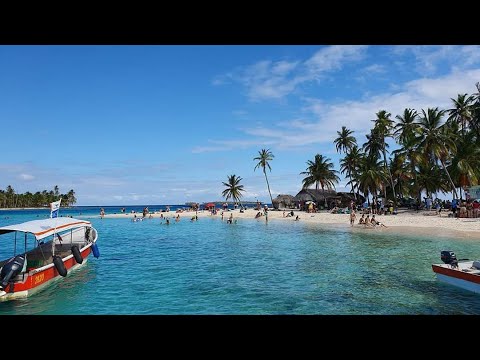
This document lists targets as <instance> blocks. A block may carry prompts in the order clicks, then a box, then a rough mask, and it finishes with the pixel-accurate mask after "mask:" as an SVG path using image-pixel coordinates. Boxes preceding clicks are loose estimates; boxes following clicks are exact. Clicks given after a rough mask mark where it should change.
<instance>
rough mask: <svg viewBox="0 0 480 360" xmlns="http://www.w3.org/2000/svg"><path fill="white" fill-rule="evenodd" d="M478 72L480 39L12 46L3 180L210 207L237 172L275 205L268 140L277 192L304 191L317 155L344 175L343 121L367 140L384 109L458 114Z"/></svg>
mask: <svg viewBox="0 0 480 360" xmlns="http://www.w3.org/2000/svg"><path fill="white" fill-rule="evenodd" d="M478 81H480V46H476V45H467V46H460V45H455V46H420V45H415V46H405V45H395V46H383V45H381V46H380V45H373V46H367V45H338V46H336V45H328V46H319V45H315V46H313V45H311V46H300V45H294V46H280V45H275V46H263V45H255V46H247V45H228V46H227V45H208V46H207V45H195V46H193V45H192V46H187V45H185V46H174V45H169V46H166V45H155V46H154V45H152V46H140V45H134V46H105V45H96V46H85V45H74V46H65V45H58V46H43V45H41V46H0V125H1V129H2V131H1V134H2V136H1V140H0V151H1V153H2V154H3V156H1V157H0V188H1V189H5V188H6V187H7V186H8V185H11V186H13V188H14V189H15V191H16V192H17V193H24V192H26V191H30V192H32V193H34V192H36V191H42V190H48V191H49V190H53V188H54V186H55V185H58V186H59V189H60V192H61V193H67V192H68V191H69V190H70V189H73V190H74V191H75V193H76V198H77V203H76V205H98V206H102V205H104V206H108V205H147V204H183V203H185V202H192V201H195V202H200V203H202V202H207V201H221V200H222V199H223V198H222V196H221V193H222V191H223V190H224V189H225V187H224V185H223V184H222V182H226V181H227V177H228V176H229V175H237V176H240V177H241V178H242V181H241V184H243V185H244V189H245V192H244V194H243V200H248V201H256V200H257V199H258V200H260V201H262V202H268V203H269V202H270V200H269V195H268V190H267V186H266V182H265V177H264V174H263V172H262V170H261V169H256V170H254V168H255V165H256V163H257V162H256V161H254V160H253V159H254V158H255V157H256V156H258V152H259V151H260V150H261V149H269V150H270V151H271V152H272V153H273V155H274V158H273V160H272V161H270V166H271V171H269V170H268V169H267V176H268V179H269V182H270V187H271V191H272V196H273V198H275V197H276V196H277V195H278V194H290V195H296V194H297V193H298V192H299V191H300V189H301V186H302V179H303V177H304V176H303V175H300V173H301V172H303V171H305V169H306V167H307V165H306V163H307V161H308V160H313V159H314V157H315V155H316V154H322V155H324V156H326V157H328V158H330V159H331V161H332V162H333V164H334V165H335V169H336V170H339V165H338V163H339V159H340V158H341V157H342V156H343V155H341V154H337V152H336V150H335V145H334V143H333V141H334V139H335V138H336V137H337V131H339V130H340V129H341V127H342V126H346V127H347V128H349V129H351V130H353V131H354V136H356V138H357V142H358V143H359V144H360V145H361V144H363V143H364V142H365V141H366V138H365V134H367V133H369V131H370V128H371V127H372V124H373V123H372V120H373V119H375V117H376V116H375V114H376V113H377V112H378V111H380V110H386V111H388V112H390V113H391V114H392V118H394V117H395V116H396V115H399V114H401V113H403V109H405V108H413V109H416V110H418V111H420V110H421V109H427V108H428V107H439V108H440V109H448V108H451V107H452V100H451V98H456V97H457V95H458V94H463V93H468V94H473V93H474V92H476V88H475V83H476V82H478ZM393 149H395V146H393V144H391V150H393ZM346 182H347V180H345V178H344V177H343V176H341V181H340V183H339V184H338V185H337V186H336V189H337V191H345V184H346ZM348 190H349V189H347V190H346V191H348Z"/></svg>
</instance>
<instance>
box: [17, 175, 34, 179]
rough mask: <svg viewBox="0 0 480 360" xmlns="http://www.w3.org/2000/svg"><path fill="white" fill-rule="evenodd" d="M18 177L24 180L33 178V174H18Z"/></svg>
mask: <svg viewBox="0 0 480 360" xmlns="http://www.w3.org/2000/svg"><path fill="white" fill-rule="evenodd" d="M18 177H19V178H20V179H22V180H25V181H30V180H33V179H35V176H33V175H30V174H20V175H19V176H18Z"/></svg>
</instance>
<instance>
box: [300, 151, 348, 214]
mask: <svg viewBox="0 0 480 360" xmlns="http://www.w3.org/2000/svg"><path fill="white" fill-rule="evenodd" d="M300 175H307V176H306V177H305V178H304V179H303V180H302V182H303V189H307V188H308V187H309V186H311V185H313V184H315V190H317V191H318V187H319V185H320V186H321V187H322V192H323V199H324V200H325V207H327V198H326V196H325V188H327V189H328V190H331V189H334V188H335V184H336V183H338V181H339V180H340V178H339V177H338V176H337V171H336V170H334V169H333V164H332V163H331V162H330V159H329V158H325V157H323V156H322V155H320V154H317V155H315V160H314V161H311V160H308V161H307V169H306V170H305V171H303V172H301V173H300Z"/></svg>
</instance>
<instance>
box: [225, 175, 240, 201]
mask: <svg viewBox="0 0 480 360" xmlns="http://www.w3.org/2000/svg"><path fill="white" fill-rule="evenodd" d="M242 180H243V179H242V178H241V177H240V176H237V175H230V176H228V178H227V182H222V184H223V185H224V186H225V190H223V192H222V196H223V197H225V200H226V201H228V199H230V198H232V199H233V200H234V201H235V202H238V203H239V204H240V207H241V208H242V207H243V206H242V203H241V199H242V196H243V194H242V192H244V191H245V189H244V188H243V185H241V184H240V181H242Z"/></svg>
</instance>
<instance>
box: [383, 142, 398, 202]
mask: <svg viewBox="0 0 480 360" xmlns="http://www.w3.org/2000/svg"><path fill="white" fill-rule="evenodd" d="M383 163H384V165H385V168H386V169H387V171H388V176H389V177H390V185H392V191H393V206H394V207H397V196H396V195H395V187H394V186H393V178H392V173H391V172H390V168H389V167H388V166H387V154H386V152H385V140H383ZM386 191H387V189H385V198H386V197H387V195H386Z"/></svg>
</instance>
